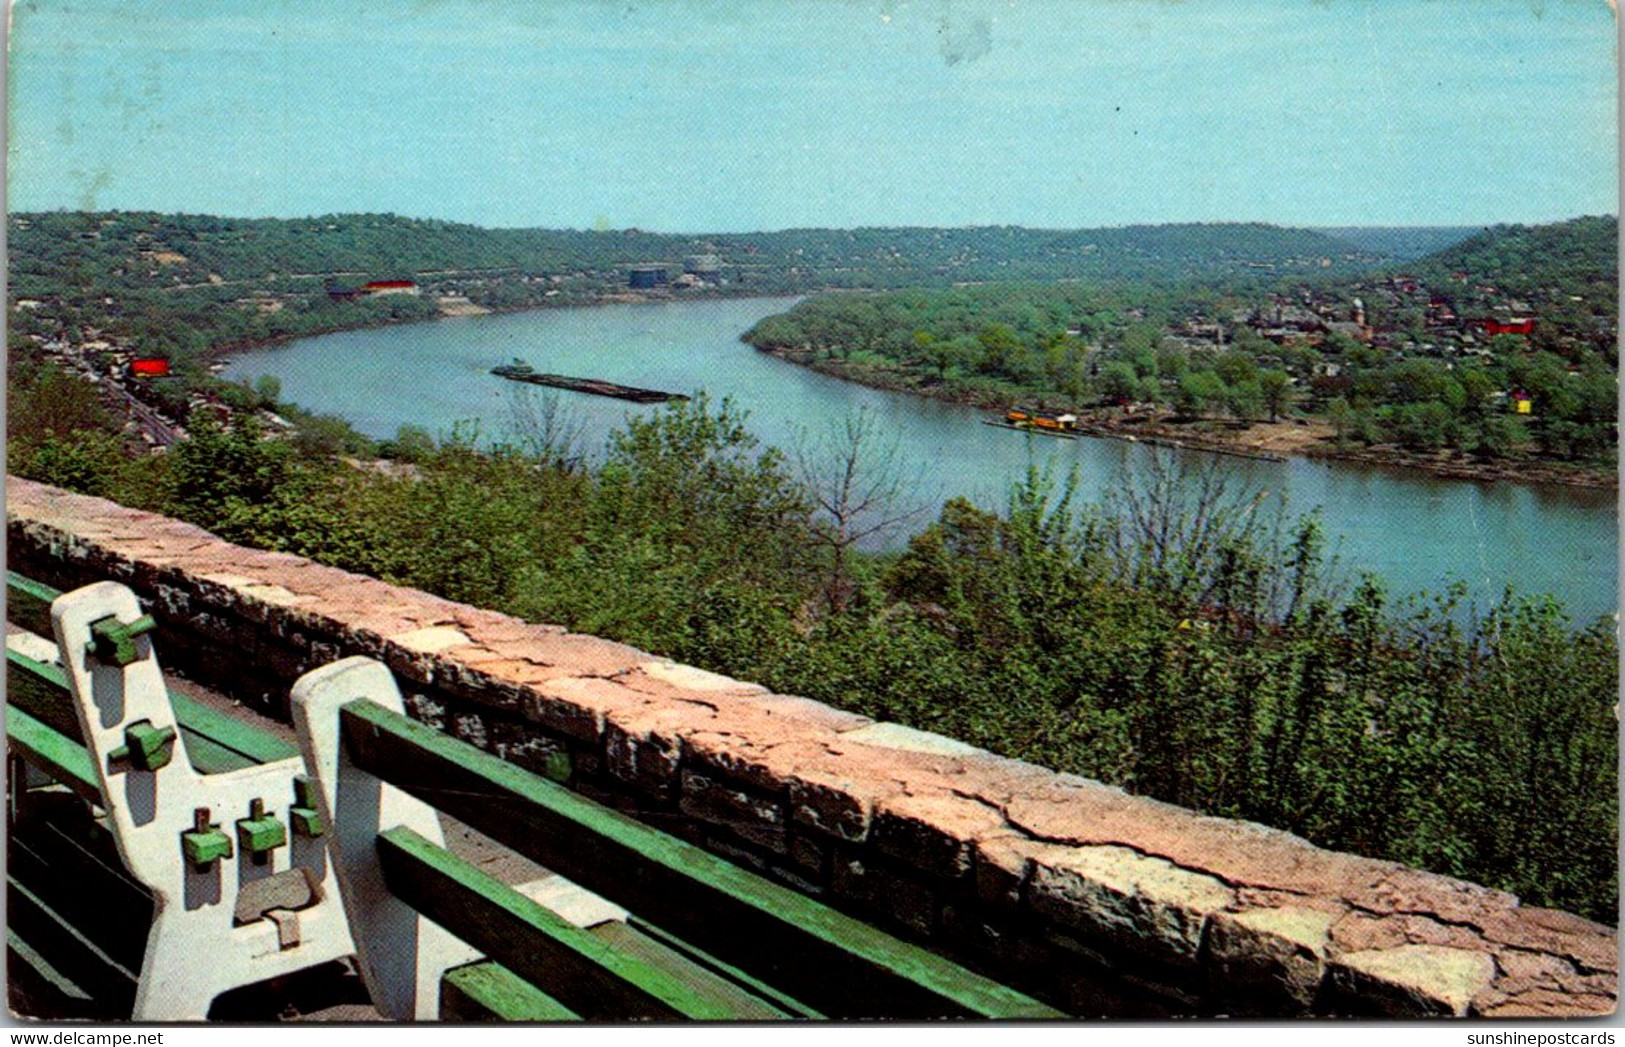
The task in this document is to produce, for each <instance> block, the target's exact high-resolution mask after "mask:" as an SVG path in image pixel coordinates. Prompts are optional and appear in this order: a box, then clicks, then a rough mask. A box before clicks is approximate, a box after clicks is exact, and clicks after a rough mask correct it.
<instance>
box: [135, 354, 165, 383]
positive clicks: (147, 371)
mask: <svg viewBox="0 0 1625 1047" xmlns="http://www.w3.org/2000/svg"><path fill="white" fill-rule="evenodd" d="M130 373H131V374H132V375H134V376H135V377H137V378H162V377H164V376H165V375H167V374H169V361H168V360H165V359H164V358H163V357H161V356H151V357H141V358H138V359H135V360H131V361H130Z"/></svg>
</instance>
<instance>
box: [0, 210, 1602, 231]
mask: <svg viewBox="0 0 1625 1047" xmlns="http://www.w3.org/2000/svg"><path fill="white" fill-rule="evenodd" d="M11 213H12V214H13V215H23V214H149V213H150V214H161V215H166V216H178V217H193V218H224V219H227V220H229V221H241V222H260V221H275V222H310V221H316V220H318V219H322V218H360V217H367V216H383V217H395V218H400V219H404V220H407V221H413V222H442V223H446V224H448V225H463V226H469V227H470V228H474V229H479V230H482V231H485V232H549V233H603V234H605V235H614V234H617V233H619V234H625V233H633V232H635V233H646V234H649V235H652V236H679V237H681V236H689V237H693V236H750V235H753V234H762V235H769V234H774V233H795V232H803V231H825V232H858V231H860V230H870V229H874V230H886V231H891V230H907V229H943V230H956V229H967V230H968V229H1021V230H1025V231H1027V232H1034V233H1076V232H1092V231H1094V230H1107V229H1144V228H1161V227H1165V226H1182V225H1204V226H1253V225H1262V226H1273V227H1276V228H1280V229H1296V230H1300V231H1304V232H1311V233H1323V234H1325V235H1328V236H1334V237H1335V236H1336V235H1337V234H1338V233H1339V232H1344V231H1363V232H1375V231H1378V230H1397V229H1405V230H1444V229H1448V230H1451V231H1457V230H1464V229H1465V230H1475V231H1477V230H1488V229H1495V228H1497V227H1505V226H1519V225H1521V226H1536V225H1557V224H1561V223H1563V222H1570V221H1575V220H1577V219H1580V218H1617V217H1618V215H1617V214H1616V212H1614V211H1607V212H1596V213H1592V214H1572V215H1564V216H1562V217H1559V218H1551V219H1546V220H1543V221H1539V222H1513V221H1501V222H1462V223H1452V224H1440V223H1422V224H1417V225H1392V224H1380V223H1378V224H1372V225H1348V224H1343V225H1291V224H1288V223H1284V222H1271V221H1267V220H1264V219H1252V218H1243V219H1236V220H1233V221H1230V220H1223V219H1211V220H1206V221H1194V222H1179V221H1170V222H1136V221H1125V222H1113V223H1109V224H1101V225H1088V226H1077V225H1051V226H1040V225H1021V224H1018V223H1010V222H999V223H987V224H979V225H797V226H782V227H778V228H773V229H726V230H724V229H651V228H645V227H643V226H628V227H626V228H625V229H614V228H608V229H594V228H588V227H585V226H557V225H482V224H480V223H479V222H466V221H462V220H459V219H455V218H446V217H443V216H439V215H414V214H401V213H399V212H394V211H327V212H324V213H321V214H287V215H270V214H223V213H220V212H216V211H159V210H154V209H153V208H101V209H96V210H85V209H83V208H78V207H50V208H35V209H31V210H26V211H25V210H13V211H12V212H11Z"/></svg>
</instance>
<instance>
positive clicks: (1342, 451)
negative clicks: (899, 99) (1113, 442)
mask: <svg viewBox="0 0 1625 1047" xmlns="http://www.w3.org/2000/svg"><path fill="white" fill-rule="evenodd" d="M757 350H758V351H759V352H762V353H766V354H767V355H769V356H772V357H775V358H777V359H780V360H784V361H786V362H788V363H793V364H797V365H799V366H802V367H807V368H809V369H811V370H814V371H817V372H819V373H820V374H827V375H830V376H831V377H834V378H840V379H842V380H843V381H849V382H856V383H858V384H860V385H867V386H871V387H873V388H876V389H886V390H889V391H892V392H903V393H911V394H913V395H915V396H923V397H928V398H930V399H934V400H944V401H947V402H950V403H959V404H964V405H967V406H970V407H978V408H982V409H984V410H990V411H1000V412H1002V411H1004V410H1007V409H1008V408H1010V407H1011V406H1012V405H1013V400H1012V396H1014V397H1016V398H1017V399H1019V398H1020V396H1021V394H1020V393H1019V392H1017V391H1011V392H1005V391H998V392H988V393H982V392H978V391H976V390H965V389H950V388H948V387H946V386H944V385H942V384H941V383H940V382H938V381H936V380H935V379H932V378H931V377H929V376H925V375H921V374H919V373H917V372H914V371H909V370H906V369H904V368H901V367H882V366H875V365H873V364H870V363H863V364H854V363H851V362H849V361H843V360H839V359H836V358H834V357H830V356H826V355H822V354H820V353H818V352H817V351H815V350H810V349H788V348H777V347H761V346H758V347H757ZM1069 410H1073V413H1075V414H1077V416H1078V420H1079V423H1080V424H1081V425H1083V426H1086V427H1087V428H1089V429H1092V430H1096V432H1094V433H1091V435H1096V436H1101V437H1105V438H1113V437H1116V438H1120V439H1125V440H1137V441H1144V442H1148V443H1157V444H1163V445H1170V446H1175V447H1182V448H1186V449H1189V450H1196V451H1212V452H1215V453H1219V454H1241V455H1244V456H1247V457H1259V456H1277V455H1278V456H1292V457H1300V458H1312V459H1319V460H1323V461H1342V462H1354V463H1359V464H1361V465H1375V466H1383V467H1386V468H1395V469H1408V470H1414V471H1417V472H1423V473H1427V474H1430V475H1433V476H1438V477H1441V478H1444V479H1450V480H1472V481H1475V482H1479V483H1523V484H1556V485H1562V486H1567V487H1580V488H1586V489H1591V490H1615V489H1617V488H1618V487H1619V476H1618V473H1617V472H1613V471H1609V470H1604V469H1597V468H1593V467H1589V466H1583V465H1577V464H1574V463H1570V462H1558V461H1545V460H1541V459H1536V458H1522V459H1496V460H1483V459H1479V458H1475V457H1473V456H1471V455H1467V454H1463V453H1461V452H1457V451H1411V450H1408V449H1406V448H1403V447H1400V446H1399V445H1397V444H1372V445H1369V446H1358V447H1356V446H1351V445H1348V444H1346V443H1345V444H1344V445H1342V446H1339V444H1338V440H1337V435H1336V432H1335V430H1334V429H1333V428H1332V426H1331V425H1330V424H1329V423H1327V422H1325V421H1323V420H1321V419H1319V418H1292V419H1287V420H1284V421H1278V422H1254V423H1251V424H1246V423H1239V422H1230V421H1217V420H1212V419H1198V420H1184V419H1178V418H1176V417H1175V416H1174V415H1173V414H1172V413H1171V412H1169V411H1166V410H1152V411H1145V410H1144V409H1142V410H1141V411H1138V412H1135V413H1132V414H1131V413H1127V412H1125V411H1123V410H1122V409H1121V408H1116V407H1110V408H1083V409H1071V408H1069Z"/></svg>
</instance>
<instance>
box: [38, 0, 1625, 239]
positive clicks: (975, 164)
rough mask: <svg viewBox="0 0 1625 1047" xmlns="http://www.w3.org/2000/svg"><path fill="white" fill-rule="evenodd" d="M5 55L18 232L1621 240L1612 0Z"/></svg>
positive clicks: (680, 14)
mask: <svg viewBox="0 0 1625 1047" xmlns="http://www.w3.org/2000/svg"><path fill="white" fill-rule="evenodd" d="M200 10H201V11H203V12H204V13H200ZM11 29H12V33H11V40H10V46H11V55H10V74H9V79H10V88H11V90H10V117H11V120H10V127H9V132H10V141H9V143H8V146H9V156H8V158H9V161H10V162H9V165H8V181H9V184H8V206H9V207H10V209H11V210H13V211H35V210H55V209H68V210H115V209H116V210H125V211H146V210H151V211H158V212H163V213H192V214H211V215H220V216H232V217H250V216H252V217H268V218H300V217H320V216H322V215H325V214H344V213H394V214H398V215H402V216H405V217H414V218H422V219H427V220H437V221H451V222H458V223H463V224H470V225H477V226H481V227H484V228H509V229H514V228H519V229H525V228H551V229H594V228H597V229H626V228H637V229H642V230H646V231H652V232H653V231H658V232H662V233H671V234H673V235H685V234H687V235H694V234H707V233H712V234H718V233H735V232H767V231H779V230H789V229H809V228H834V229H856V228H906V227H915V228H918V227H929V228H960V227H986V226H1022V227H1026V228H1032V229H1056V230H1067V229H1093V228H1108V227H1122V226H1130V225H1168V224H1184V223H1208V224H1246V223H1253V222H1258V223H1264V224H1270V225H1278V226H1285V227H1293V228H1328V227H1331V228H1338V227H1341V228H1350V227H1365V228H1416V227H1452V228H1483V227H1485V226H1490V225H1498V224H1526V225H1527V224H1544V223H1547V222H1551V221H1561V220H1564V219H1567V218H1571V217H1576V216H1579V215H1585V214H1615V213H1616V211H1617V208H1618V160H1617V140H1618V126H1617V100H1616V99H1617V96H1616V84H1617V72H1616V67H1615V50H1616V40H1617V28H1616V25H1615V21H1614V15H1613V12H1612V10H1611V9H1610V7H1609V6H1608V4H1607V3H1605V2H1604V0H1547V2H1542V3H1534V4H1531V3H1527V2H1515V0H1486V2H1483V3H1473V4H1451V3H1442V2H1438V0H1410V2H1405V3H1397V2H1391V0H1342V2H1339V3H1336V4H1327V3H1322V4H1294V5H1279V6H1274V5H1260V4H1251V3H1243V2H1240V0H1213V2H1210V3H1206V4H1201V5H1196V4H1150V3H1145V2H1136V0H1079V2H1074V3H1060V2H1056V0H1025V2H1021V3H1017V2H1016V0H927V2H916V3H910V2H906V0H840V2H834V0H831V2H825V3H804V4H794V5H788V4H762V5H734V4H726V3H722V2H712V0H669V2H641V0H639V2H632V3H622V4H617V5H613V6H611V5H605V4H598V3H592V2H582V0H560V2H557V3H550V4H546V5H537V4H528V3H517V2H501V0H483V2H475V0H436V2H432V3H422V4H417V5H413V6H412V7H410V8H408V7H405V6H401V7H395V6H379V5H367V6H361V5H344V4H332V3H318V2H315V0H274V2H270V3H264V2H254V0H221V2H219V3H214V4H211V5H209V7H208V8H206V9H199V8H197V7H196V5H193V4H188V3H184V2H181V0H151V2H148V3H143V4H141V5H139V6H137V5H124V6H116V7H114V6H106V7H98V6H95V5H85V4H79V3H67V2H64V0H20V2H18V3H17V4H16V5H15V7H14V8H13V10H12V19H11Z"/></svg>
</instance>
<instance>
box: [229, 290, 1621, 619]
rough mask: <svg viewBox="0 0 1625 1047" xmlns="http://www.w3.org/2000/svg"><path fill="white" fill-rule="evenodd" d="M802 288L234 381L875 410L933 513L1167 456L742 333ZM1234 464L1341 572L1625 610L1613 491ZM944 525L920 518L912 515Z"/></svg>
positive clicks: (345, 394)
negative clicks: (646, 394)
mask: <svg viewBox="0 0 1625 1047" xmlns="http://www.w3.org/2000/svg"><path fill="white" fill-rule="evenodd" d="M794 301H795V299H789V298H772V299H764V298H756V299H729V300H698V301H684V302H661V303H646V304H635V305H609V306H598V307H592V308H575V309H556V310H540V311H533V312H525V313H510V314H505V315H494V316H480V317H459V318H451V319H445V320H440V321H434V322H429V323H422V324H410V325H402V326H396V327H387V328H374V329H370V330H362V331H347V332H342V333H338V334H331V335H323V336H320V337H316V338H307V339H303V340H301V341H298V342H295V343H292V344H290V345H287V346H283V347H278V348H272V349H262V350H255V351H252V352H245V353H241V354H238V355H236V356H234V357H232V358H231V360H230V362H229V364H228V367H227V370H226V372H225V376H226V377H228V378H235V379H249V380H251V379H253V378H255V377H257V376H259V375H263V374H271V375H275V376H276V377H277V378H278V379H279V380H280V381H281V383H282V396H283V398H284V399H286V400H289V401H292V402H293V403H297V404H300V405H302V406H304V407H306V408H309V409H311V410H314V411H319V412H323V413H330V414H336V415H339V416H342V417H343V418H345V419H348V420H349V421H350V423H351V424H353V425H354V426H355V427H356V428H357V429H359V430H360V431H362V432H364V433H367V434H368V435H370V436H375V437H391V436H393V435H394V434H395V432H396V430H397V429H398V428H399V427H400V426H401V425H403V424H407V423H411V424H415V425H419V426H423V427H424V428H427V429H428V430H430V431H431V432H435V433H444V432H448V431H450V429H451V428H452V426H453V425H454V424H457V423H460V422H476V423H477V424H478V425H479V426H480V428H481V430H482V431H483V432H484V433H485V434H487V435H497V436H501V435H502V434H503V433H504V432H505V431H506V430H507V428H508V426H509V425H510V419H511V417H512V410H513V407H512V405H513V402H514V398H515V395H516V393H519V392H520V391H521V390H525V389H528V388H529V387H525V386H519V385H516V384H515V383H512V382H508V381H504V380H503V379H500V378H496V377H494V376H492V375H491V374H489V373H488V372H489V370H490V368H491V367H492V366H494V365H495V364H498V363H505V362H507V361H508V360H510V359H512V358H514V357H521V358H523V359H525V360H527V361H529V362H530V363H531V364H532V365H534V366H535V367H536V369H537V370H540V371H551V372H555V373H559V374H568V375H578V376H584V377H593V378H603V379H608V380H609V381H613V382H620V383H622V384H626V385H635V386H643V387H650V388H656V389H665V390H669V391H673V392H688V393H692V392H694V391H696V390H700V389H703V390H706V391H707V392H708V393H710V395H711V396H712V397H713V398H721V397H724V396H727V397H731V398H732V399H733V400H734V401H735V402H736V403H738V404H739V405H740V406H742V407H744V408H746V409H748V410H749V411H750V426H751V429H752V431H753V432H755V433H756V434H757V435H758V436H759V437H760V438H761V439H762V440H763V441H764V442H765V443H769V444H773V445H776V446H779V447H781V448H784V449H786V450H787V451H788V450H791V449H793V448H795V447H796V446H798V443H805V442H808V441H814V442H816V440H817V439H818V438H819V437H820V436H821V435H822V434H826V433H828V432H829V430H830V428H831V426H832V425H834V424H838V423H839V422H840V421H841V420H842V419H844V418H846V417H847V416H848V415H850V414H852V413H853V412H855V411H858V410H859V409H862V408H867V409H868V410H869V411H870V412H872V413H873V414H874V416H875V418H876V419H877V420H878V422H879V423H880V425H881V426H882V427H883V430H884V431H885V432H886V433H888V434H892V435H893V436H894V437H895V440H896V447H895V454H896V455H897V460H898V463H899V465H900V467H901V472H902V475H903V476H904V477H906V479H907V487H908V490H909V495H910V496H911V497H912V498H914V499H915V500H916V502H917V503H918V504H920V505H922V506H928V507H930V508H931V509H932V510H933V511H934V507H935V506H936V505H938V504H940V502H941V501H942V500H943V499H944V498H945V497H948V496H951V495H955V494H963V495H967V496H969V497H971V498H973V499H975V500H976V501H978V502H979V503H981V504H984V505H988V506H1002V504H1003V502H1004V498H1005V493H1006V492H1007V491H1008V489H1009V485H1010V483H1011V482H1012V481H1013V480H1015V479H1016V478H1018V477H1019V476H1020V475H1022V473H1023V472H1024V470H1025V469H1026V468H1027V466H1028V463H1029V455H1030V454H1031V453H1036V455H1037V456H1038V458H1039V460H1040V461H1041V462H1051V463H1053V464H1054V465H1055V466H1056V467H1057V471H1058V473H1059V472H1064V471H1066V470H1067V469H1070V468H1071V467H1073V466H1076V468H1077V470H1078V475H1079V477H1080V489H1081V494H1082V495H1083V497H1084V498H1086V499H1087V498H1093V497H1096V496H1099V495H1100V494H1101V493H1103V492H1104V491H1105V490H1106V489H1107V488H1108V486H1109V485H1110V484H1111V483H1112V481H1113V478H1114V476H1116V475H1119V470H1120V468H1121V467H1123V466H1125V465H1126V466H1128V467H1130V468H1133V467H1134V466H1135V465H1137V464H1140V463H1143V461H1144V457H1143V456H1145V455H1146V454H1148V453H1149V452H1148V450H1147V449H1146V448H1144V447H1141V446H1138V445H1133V444H1126V443H1123V442H1121V441H1115V440H1096V439H1082V440H1074V441H1060V440H1053V439H1048V438H1036V437H1033V438H1029V437H1026V436H1023V435H1022V434H1019V433H1014V432H1011V431H1009V430H1004V429H997V428H992V427H989V426H984V425H981V424H978V423H979V421H980V419H982V418H984V417H987V415H986V414H985V412H981V411H977V410H975V409H972V408H968V407H962V406H959V405H956V404H946V403H939V402H937V401H932V400H925V399H921V398H919V397H914V396H908V395H905V394H900V393H892V392H886V391H883V390H877V389H869V388H866V387H863V386H858V385H853V384H851V383H848V382H844V381H841V380H839V379H835V378H830V377H827V376H825V375H820V374H817V373H814V372H812V371H809V370H807V369H806V368H803V367H799V366H796V365H794V364H789V363H786V362H784V361H782V360H778V359H775V358H773V357H770V356H767V355H765V354H763V353H759V352H757V351H756V350H754V349H752V348H751V347H750V346H748V345H745V344H744V343H742V342H740V341H739V340H738V336H739V334H740V333H741V332H742V331H744V330H746V329H747V328H749V327H750V326H751V325H752V324H753V323H755V322H756V321H757V320H758V319H760V318H761V317H763V316H767V315H769V314H771V313H775V312H779V311H782V310H784V309H786V308H788V307H789V306H790V305H791V304H792V303H793V302H794ZM553 395H555V396H557V397H558V398H559V402H560V403H561V405H565V406H566V409H567V410H568V412H569V413H570V414H571V415H572V416H573V418H574V419H575V420H576V422H577V423H578V424H579V425H580V427H581V429H582V431H583V433H584V437H585V443H586V444H587V446H588V447H590V448H598V447H602V446H603V442H604V437H605V436H607V434H608V433H609V432H610V431H611V430H612V429H613V428H615V427H616V426H617V425H618V424H620V423H621V422H622V420H623V419H624V418H625V417H626V416H627V415H628V414H630V413H646V412H649V411H652V410H657V409H658V408H653V407H640V406H635V405H632V404H628V403H625V402H622V401H619V400H609V399H604V398H601V397H594V396H584V395H580V394H575V393H556V394H553ZM1029 443H1031V445H1032V446H1031V450H1030V449H1029ZM1182 453H1183V452H1182ZM1189 454H1191V455H1192V456H1195V455H1197V454H1198V453H1197V452H1189ZM1201 457H1203V458H1208V459H1211V458H1212V456H1201ZM1218 461H1220V462H1221V463H1222V464H1223V468H1225V469H1226V470H1228V471H1229V472H1230V473H1231V474H1232V475H1233V476H1234V477H1235V479H1236V481H1237V482H1238V483H1245V484H1247V485H1250V486H1251V487H1253V488H1257V489H1261V490H1265V491H1268V492H1270V495H1271V497H1280V496H1284V497H1285V498H1286V504H1287V505H1288V507H1289V508H1290V509H1291V510H1292V511H1293V512H1307V511H1309V510H1311V509H1315V508H1317V507H1318V508H1319V509H1320V510H1321V513H1322V518H1323V520H1324V523H1325V526H1326V530H1327V533H1328V536H1329V538H1330V542H1331V547H1332V550H1333V551H1334V552H1335V553H1336V554H1337V556H1338V558H1339V561H1340V563H1341V564H1342V565H1343V567H1344V568H1345V569H1347V570H1350V571H1354V570H1370V571H1374V572H1376V573H1377V574H1379V575H1381V576H1382V577H1383V578H1385V579H1386V580H1387V582H1388V585H1389V588H1390V591H1392V592H1393V593H1395V594H1396V595H1404V594H1409V593H1414V592H1417V591H1422V590H1432V591H1438V590H1441V589H1443V587H1444V586H1445V585H1446V584H1448V583H1450V582H1452V581H1459V582H1461V583H1463V584H1465V585H1466V586H1467V589H1468V592H1469V594H1470V596H1471V597H1472V598H1473V600H1474V601H1476V602H1478V603H1480V604H1483V603H1487V602H1490V601H1493V600H1495V599H1497V598H1498V597H1499V596H1500V594H1501V592H1502V590H1504V589H1505V588H1506V587H1507V586H1508V585H1511V586H1514V587H1515V588H1516V589H1517V590H1518V591H1519V592H1521V593H1548V592H1549V593H1552V594H1554V595H1556V596H1557V597H1558V598H1559V599H1560V600H1562V601H1563V603H1564V604H1565V605H1566V606H1567V608H1568V610H1569V612H1570V614H1571V615H1572V616H1573V617H1574V618H1575V619H1576V620H1578V621H1582V622H1583V621H1589V620H1590V619H1591V618H1593V617H1595V616H1597V615H1601V614H1609V613H1612V612H1613V611H1614V610H1615V608H1616V607H1617V590H1618V582H1617V576H1618V510H1617V505H1616V499H1615V495H1614V493H1613V492H1611V491H1591V490H1582V489H1576V488H1566V487H1544V486H1533V485H1523V484H1507V483H1478V482H1470V481H1458V480H1444V479H1439V478H1434V477H1430V476H1426V475H1421V474H1416V473H1412V472H1408V471H1404V470H1397V469H1381V468H1372V467H1369V466H1360V465H1354V464H1349V463H1340V462H1337V463H1323V462H1312V461H1308V460H1302V459H1294V460H1292V461H1289V462H1286V463H1272V462H1254V461H1245V460H1240V459H1232V458H1221V459H1218ZM928 518H929V517H928V516H927V515H924V514H922V516H921V517H920V518H918V519H919V521H920V522H917V523H915V524H914V527H915V528H916V529H917V528H918V526H921V525H923V521H924V520H925V519H928Z"/></svg>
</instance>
